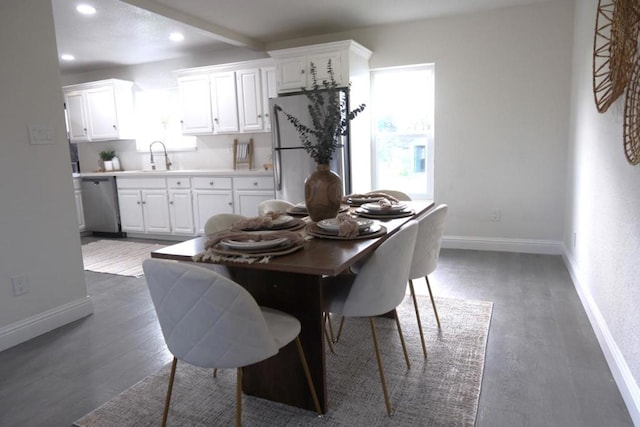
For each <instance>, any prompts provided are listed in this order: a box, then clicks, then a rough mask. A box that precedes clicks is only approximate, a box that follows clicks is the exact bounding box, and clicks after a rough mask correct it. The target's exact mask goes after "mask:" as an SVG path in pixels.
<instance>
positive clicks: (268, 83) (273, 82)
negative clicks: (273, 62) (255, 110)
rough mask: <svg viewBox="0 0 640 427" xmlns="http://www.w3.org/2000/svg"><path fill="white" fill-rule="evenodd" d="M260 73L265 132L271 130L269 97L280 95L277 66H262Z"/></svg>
mask: <svg viewBox="0 0 640 427" xmlns="http://www.w3.org/2000/svg"><path fill="white" fill-rule="evenodd" d="M260 74H261V77H262V117H263V120H262V125H263V129H264V131H265V132H271V111H270V110H269V99H271V98H275V97H277V96H278V85H277V78H276V67H262V68H260Z"/></svg>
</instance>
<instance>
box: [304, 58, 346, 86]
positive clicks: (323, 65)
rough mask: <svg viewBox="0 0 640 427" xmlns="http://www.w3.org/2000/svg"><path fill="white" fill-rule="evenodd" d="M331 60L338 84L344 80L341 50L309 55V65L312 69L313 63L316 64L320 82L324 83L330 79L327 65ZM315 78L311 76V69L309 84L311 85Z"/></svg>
mask: <svg viewBox="0 0 640 427" xmlns="http://www.w3.org/2000/svg"><path fill="white" fill-rule="evenodd" d="M329 61H331V68H333V78H334V80H335V82H336V83H338V85H341V84H342V83H343V82H342V62H341V61H340V52H333V53H323V54H317V55H309V56H308V57H307V62H308V67H309V70H311V64H312V63H313V64H314V65H315V66H316V76H317V80H318V84H320V85H322V81H323V80H327V81H328V80H330V79H329V71H328V69H327V65H328V63H329ZM312 84H313V79H312V78H311V71H309V76H308V81H307V86H308V87H311V85H312Z"/></svg>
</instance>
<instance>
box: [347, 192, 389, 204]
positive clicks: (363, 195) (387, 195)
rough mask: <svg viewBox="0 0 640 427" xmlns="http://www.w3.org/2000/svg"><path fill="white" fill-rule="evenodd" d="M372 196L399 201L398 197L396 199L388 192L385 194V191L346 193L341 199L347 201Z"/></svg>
mask: <svg viewBox="0 0 640 427" xmlns="http://www.w3.org/2000/svg"><path fill="white" fill-rule="evenodd" d="M374 197H375V198H377V197H383V198H385V199H387V200H390V201H392V202H394V203H398V202H399V200H398V199H396V198H395V197H393V196H392V195H390V194H387V193H376V192H374V191H372V192H371V193H366V194H347V195H346V196H344V197H343V198H342V201H343V202H344V203H348V200H349V199H371V198H374Z"/></svg>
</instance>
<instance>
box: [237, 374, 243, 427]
mask: <svg viewBox="0 0 640 427" xmlns="http://www.w3.org/2000/svg"><path fill="white" fill-rule="evenodd" d="M241 426H242V368H238V370H237V374H236V427H241Z"/></svg>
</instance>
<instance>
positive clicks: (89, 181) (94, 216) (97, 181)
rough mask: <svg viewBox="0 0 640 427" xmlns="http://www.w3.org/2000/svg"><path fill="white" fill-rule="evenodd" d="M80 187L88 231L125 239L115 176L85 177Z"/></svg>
mask: <svg viewBox="0 0 640 427" xmlns="http://www.w3.org/2000/svg"><path fill="white" fill-rule="evenodd" d="M80 186H81V188H82V208H83V210H84V221H85V225H86V228H87V231H92V232H93V233H94V234H102V233H104V234H110V235H113V236H119V237H123V236H124V235H125V234H124V233H122V230H121V228H120V210H119V208H118V192H117V188H116V178H115V177H114V176H100V177H84V178H82V180H81V181H80Z"/></svg>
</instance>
